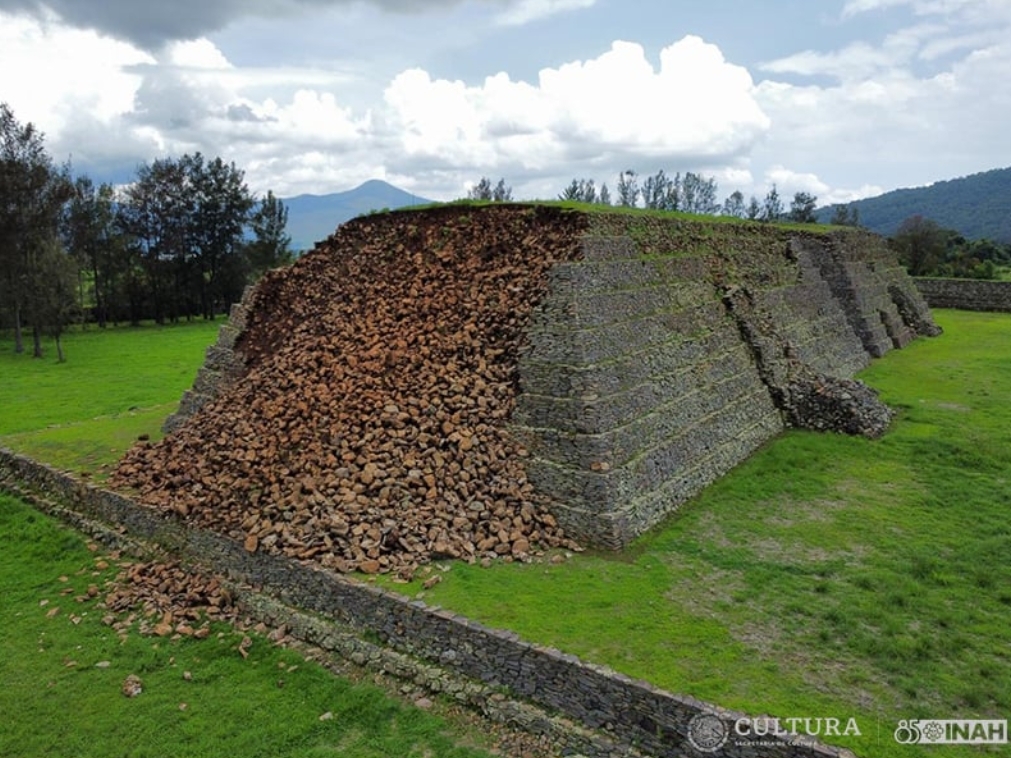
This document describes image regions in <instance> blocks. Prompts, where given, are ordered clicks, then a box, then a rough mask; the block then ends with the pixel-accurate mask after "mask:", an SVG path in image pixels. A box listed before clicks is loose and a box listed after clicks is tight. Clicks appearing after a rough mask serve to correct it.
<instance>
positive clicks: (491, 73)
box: [0, 0, 1011, 203]
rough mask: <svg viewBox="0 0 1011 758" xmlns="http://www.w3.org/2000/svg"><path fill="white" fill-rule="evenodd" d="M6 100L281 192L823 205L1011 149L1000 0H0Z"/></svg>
mask: <svg viewBox="0 0 1011 758" xmlns="http://www.w3.org/2000/svg"><path fill="white" fill-rule="evenodd" d="M0 101H5V102H7V103H8V104H9V105H10V106H11V107H12V108H13V109H14V113H15V115H16V117H17V118H18V119H19V120H20V121H22V122H28V121H30V122H32V123H34V124H35V125H36V126H38V127H39V128H40V129H41V130H42V131H43V132H45V134H46V144H47V146H48V148H49V151H50V153H51V154H52V155H53V157H54V158H55V159H56V160H58V161H63V160H66V159H68V158H69V159H71V160H72V164H73V166H74V169H75V171H76V172H78V173H87V174H89V175H90V176H92V177H93V178H95V179H96V180H100V181H113V182H123V181H128V180H129V178H130V177H131V176H132V175H133V173H134V171H135V169H136V167H137V166H138V165H139V164H141V163H143V162H147V161H150V160H153V159H154V158H157V157H163V156H168V155H172V156H178V155H182V154H183V153H187V152H194V151H198V150H199V151H201V152H203V153H204V154H205V155H208V156H215V155H220V156H221V157H222V158H224V159H225V160H227V161H234V162H235V163H236V164H237V165H238V166H239V167H240V168H242V169H244V170H245V172H246V178H247V181H248V183H249V185H250V188H251V189H253V190H254V191H256V192H258V193H263V192H266V190H267V189H272V190H273V191H274V192H275V193H276V194H278V195H280V196H282V197H290V196H293V195H297V194H301V193H313V194H325V193H329V192H336V191H341V190H346V189H350V188H352V187H354V186H356V185H358V184H360V183H361V182H363V181H365V180H367V179H373V178H376V179H385V180H387V181H389V182H391V183H393V184H396V185H398V186H400V187H402V188H403V189H406V190H409V191H412V192H414V193H416V194H418V195H421V196H424V197H429V198H433V199H440V200H442V199H452V198H455V197H460V196H461V195H463V194H464V193H465V192H466V189H467V187H468V186H470V185H471V184H473V183H474V181H476V180H477V179H479V178H480V177H481V176H489V177H492V178H493V179H497V178H499V177H504V178H505V179H506V181H507V182H508V183H509V184H511V185H512V186H513V188H514V192H515V195H516V196H517V197H519V198H535V197H540V198H548V197H554V196H556V195H557V194H558V193H559V192H560V191H561V190H562V189H563V188H564V186H565V185H566V184H568V182H569V181H570V180H571V179H572V178H575V177H582V178H593V179H595V180H596V181H597V183H598V184H600V183H601V182H603V181H606V182H607V183H608V184H609V185H610V186H611V188H612V190H613V188H614V184H615V179H616V176H617V174H618V172H620V171H622V170H624V169H634V170H637V171H639V172H640V173H641V174H651V173H655V172H656V171H657V170H658V169H661V168H662V169H664V170H665V171H667V173H669V174H672V173H674V172H677V171H682V172H684V171H695V172H699V173H703V174H705V175H708V176H713V177H715V178H716V179H717V181H718V183H719V187H720V197H721V198H722V197H724V196H726V195H728V194H730V192H732V191H733V190H735V189H740V190H741V191H743V192H744V193H745V195H749V194H756V195H758V196H761V195H763V194H764V192H765V191H766V190H767V189H768V188H769V187H770V186H771V185H772V184H773V183H775V184H776V185H777V186H778V188H779V190H780V193H781V194H782V195H784V196H787V197H789V196H792V194H793V193H794V192H796V191H800V190H803V191H808V192H813V193H814V194H816V195H818V196H819V198H820V202H821V203H827V202H840V201H845V200H849V199H855V198H859V197H865V196H869V195H875V194H880V193H881V192H883V191H887V190H890V189H895V188H897V187H908V186H917V185H923V184H929V183H930V182H932V181H935V180H938V179H948V178H953V177H956V176H964V175H966V174H971V173H975V172H977V171H983V170H987V169H990V168H998V167H1006V166H1011V139H1009V136H1008V135H1009V130H1011V124H1009V116H1011V0H775V2H773V1H772V0H769V2H755V1H754V0H707V2H704V3H703V2H696V1H695V0H690V1H689V0H174V1H173V2H165V1H164V0H157V1H155V0H0Z"/></svg>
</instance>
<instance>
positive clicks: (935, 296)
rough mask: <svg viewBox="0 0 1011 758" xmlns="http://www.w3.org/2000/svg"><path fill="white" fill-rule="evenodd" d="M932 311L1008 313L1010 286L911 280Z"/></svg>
mask: <svg viewBox="0 0 1011 758" xmlns="http://www.w3.org/2000/svg"><path fill="white" fill-rule="evenodd" d="M913 281H915V282H916V288H917V289H918V290H919V291H920V294H921V295H923V299H924V300H926V301H927V304H928V305H929V306H930V307H931V308H958V309H960V310H963V311H998V312H1005V313H1007V312H1011V282H991V281H985V280H979V279H926V278H918V279H914V280H913Z"/></svg>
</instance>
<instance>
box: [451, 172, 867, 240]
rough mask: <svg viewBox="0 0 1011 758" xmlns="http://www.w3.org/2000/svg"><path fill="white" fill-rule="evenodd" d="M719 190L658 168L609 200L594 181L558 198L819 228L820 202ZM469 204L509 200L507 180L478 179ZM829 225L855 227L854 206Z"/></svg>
mask: <svg viewBox="0 0 1011 758" xmlns="http://www.w3.org/2000/svg"><path fill="white" fill-rule="evenodd" d="M718 190H719V188H718V185H717V183H716V180H715V179H714V178H713V177H711V176H709V177H707V176H703V175H702V174H697V173H695V172H692V171H688V172H686V173H684V174H681V173H680V172H678V173H676V174H674V175H673V176H671V175H668V174H667V173H666V172H665V171H664V170H663V169H661V170H660V171H658V172H657V173H656V174H653V175H652V176H647V177H645V178H643V177H640V175H639V174H638V173H637V172H635V171H632V170H627V171H623V172H621V173H620V174H619V175H618V178H617V182H616V184H615V194H614V196H613V198H612V194H611V190H610V188H609V187H608V186H607V184H606V183H604V184H602V185H601V186H600V188H599V189H598V187H597V185H596V183H595V182H594V180H593V179H584V178H578V177H577V178H575V179H573V180H572V181H571V182H570V183H569V185H568V186H567V187H565V189H564V190H562V192H561V193H560V194H559V195H558V198H557V199H559V200H564V201H569V202H578V203H589V204H591V205H614V206H619V207H625V208H648V209H651V210H663V211H680V212H682V213H693V214H697V215H703V216H732V217H734V218H741V219H748V220H750V221H761V222H773V221H789V222H794V223H799V224H815V223H818V218H817V215H816V213H815V210H816V208H817V205H818V198H817V196H815V195H812V194H811V193H809V192H797V193H795V194H794V196H793V199H792V200H791V201H790V204H789V207H787V206H786V205H785V204H784V201H783V199H782V198H781V197H780V195H779V190H778V189H777V187H776V185H775V184H774V185H772V188H771V189H770V190H769V191H768V192H767V193H766V195H765V197H764V198H762V199H761V200H759V199H758V198H757V197H755V196H754V195H752V196H751V197H750V198H749V199H748V200H745V197H744V194H743V193H742V192H741V191H740V190H736V191H734V192H732V193H731V194H730V195H729V196H727V197H726V198H725V199H724V200H723V201H722V202H720V201H719V199H718ZM467 199H469V200H482V201H490V202H501V201H507V200H511V199H512V188H511V187H509V186H508V185H507V184H506V182H505V179H499V181H498V183H496V184H493V183H492V181H491V180H490V179H489V178H487V177H482V178H481V180H480V181H479V182H478V183H477V184H476V185H474V187H473V188H471V189H470V190H469V191H468V193H467ZM831 223H833V224H839V225H843V226H859V225H860V218H859V213H858V212H857V210H856V208H855V206H852V205H850V206H839V207H838V208H837V209H836V213H835V215H834V216H833V217H832V219H831Z"/></svg>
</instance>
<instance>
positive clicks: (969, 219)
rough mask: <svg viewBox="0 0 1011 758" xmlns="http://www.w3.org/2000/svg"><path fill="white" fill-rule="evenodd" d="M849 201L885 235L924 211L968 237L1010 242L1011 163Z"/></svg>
mask: <svg viewBox="0 0 1011 758" xmlns="http://www.w3.org/2000/svg"><path fill="white" fill-rule="evenodd" d="M850 205H851V206H852V207H854V208H856V209H857V211H859V213H860V224H861V226H865V227H867V228H868V229H870V230H871V231H872V232H877V233H878V234H883V235H885V236H890V235H892V234H895V232H896V231H897V230H898V228H899V225H900V224H902V222H903V221H905V220H906V219H907V218H909V217H910V216H923V217H924V218H929V219H931V220H933V221H934V222H936V223H937V224H938V225H939V226H941V227H943V228H945V229H954V230H955V231H957V232H958V233H959V234H961V235H962V236H963V237H965V238H966V239H969V240H975V239H982V238H984V237H986V238H987V239H990V240H992V241H994V242H1000V243H1009V242H1011V168H998V169H993V170H991V171H983V172H981V173H979V174H972V175H971V176H964V177H961V178H958V179H949V180H946V181H939V182H934V183H933V184H931V185H929V186H927V187H916V188H912V189H898V190H894V191H892V192H886V193H885V194H883V195H878V196H877V197H869V198H865V199H863V200H857V201H856V202H854V203H851V204H850ZM837 207H838V206H835V205H831V206H827V207H825V208H820V209H819V210H818V220H819V221H822V222H827V221H828V220H829V219H830V218H831V217H832V214H833V213H834V212H835V210H836V208H837Z"/></svg>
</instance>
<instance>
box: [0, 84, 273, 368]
mask: <svg viewBox="0 0 1011 758" xmlns="http://www.w3.org/2000/svg"><path fill="white" fill-rule="evenodd" d="M287 218H288V210H287V208H286V207H285V205H284V203H283V202H281V201H280V200H279V199H278V198H277V197H275V196H274V194H273V192H269V191H268V192H267V194H266V196H264V197H262V198H257V197H255V196H254V195H253V194H252V193H251V192H250V191H249V188H248V187H247V186H246V184H245V178H244V172H243V171H242V170H240V169H239V168H237V167H236V166H235V164H234V163H225V162H224V161H223V160H222V159H221V158H206V157H204V156H203V155H201V154H200V153H199V152H198V153H195V154H192V155H190V154H187V155H183V156H182V157H180V158H164V159H159V160H155V161H153V162H152V163H149V164H143V165H141V166H140V167H138V169H137V173H136V177H135V179H134V181H132V182H131V183H129V184H128V185H126V186H125V187H120V188H116V187H113V186H112V185H111V184H108V183H101V184H98V185H96V184H95V183H94V182H93V181H92V180H91V179H90V178H89V177H88V176H86V175H80V176H74V175H73V172H72V170H71V167H70V165H69V164H64V165H57V164H56V163H55V162H54V161H53V159H52V157H51V156H50V155H49V154H48V153H47V151H46V149H45V145H44V135H43V134H42V133H41V132H39V131H38V130H37V129H36V128H35V127H34V126H33V125H32V124H30V123H29V124H22V123H20V122H19V121H18V120H17V118H15V116H14V113H13V111H12V110H11V108H10V107H9V106H8V105H7V104H6V103H0V327H3V328H5V329H7V330H11V331H13V335H14V349H15V351H16V352H19V353H20V352H24V350H25V342H26V337H27V336H28V335H30V338H31V342H32V354H33V355H35V356H37V357H39V356H41V355H42V344H41V338H42V337H43V336H45V335H48V336H51V337H53V338H54V339H55V341H56V347H57V352H58V354H59V358H60V360H62V359H63V354H62V347H61V343H60V336H61V334H62V333H63V332H64V331H65V329H66V328H67V326H68V325H69V324H71V323H73V322H74V321H92V322H94V323H97V324H98V325H99V326H101V327H105V326H106V325H107V324H109V323H113V324H116V323H121V322H129V323H132V324H137V323H140V322H141V321H142V320H154V321H156V322H158V323H165V322H167V321H179V320H180V319H192V318H205V319H211V318H213V317H214V316H215V315H216V314H219V313H222V312H224V311H225V310H226V309H227V308H228V307H229V306H230V305H231V303H233V302H236V301H238V300H239V298H240V297H241V295H242V290H243V289H244V288H245V286H246V285H247V284H248V283H249V282H251V281H253V280H254V279H255V278H257V277H258V276H259V275H260V274H262V273H263V272H264V271H265V270H267V269H269V268H273V267H275V266H278V265H282V264H284V263H287V262H288V261H290V260H291V257H292V252H291V249H290V242H291V239H290V237H289V236H288V235H287V233H286V232H285V226H286V224H287Z"/></svg>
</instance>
